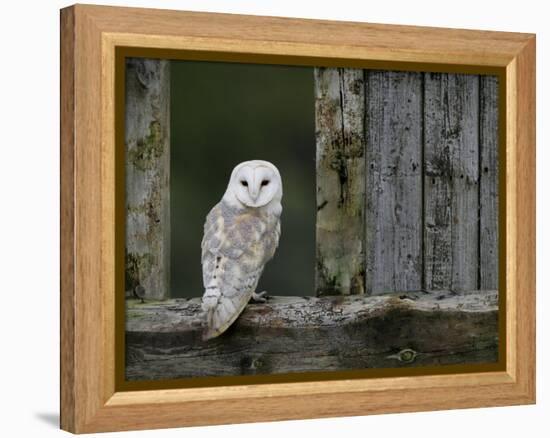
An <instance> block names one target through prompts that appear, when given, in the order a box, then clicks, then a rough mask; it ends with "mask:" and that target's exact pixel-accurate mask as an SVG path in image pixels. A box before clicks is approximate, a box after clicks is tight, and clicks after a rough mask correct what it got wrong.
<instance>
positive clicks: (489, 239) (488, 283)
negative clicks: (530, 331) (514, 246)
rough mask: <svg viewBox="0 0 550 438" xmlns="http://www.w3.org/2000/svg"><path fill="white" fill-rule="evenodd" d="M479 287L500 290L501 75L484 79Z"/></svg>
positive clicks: (481, 131) (482, 86) (482, 87)
mask: <svg viewBox="0 0 550 438" xmlns="http://www.w3.org/2000/svg"><path fill="white" fill-rule="evenodd" d="M479 117H480V121H479V123H480V129H479V136H480V144H479V147H480V165H479V169H480V174H479V201H480V202H479V221H480V222H479V287H480V289H498V168H499V166H498V150H499V147H498V145H499V140H498V117H499V115H498V77H497V76H481V78H480V111H479Z"/></svg>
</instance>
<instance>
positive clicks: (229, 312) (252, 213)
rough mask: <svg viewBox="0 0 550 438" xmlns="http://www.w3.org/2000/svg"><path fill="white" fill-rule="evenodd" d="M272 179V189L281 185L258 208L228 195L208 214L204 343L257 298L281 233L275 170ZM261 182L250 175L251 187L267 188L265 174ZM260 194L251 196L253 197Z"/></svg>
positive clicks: (204, 242) (204, 243)
mask: <svg viewBox="0 0 550 438" xmlns="http://www.w3.org/2000/svg"><path fill="white" fill-rule="evenodd" d="M247 163H255V162H247ZM259 163H265V162H259ZM243 164H245V163H243ZM243 164H241V165H239V166H241V167H242V166H243ZM268 164H270V163H268ZM239 166H237V168H239ZM262 166H263V167H266V166H265V165H264V164H262ZM271 166H272V165H271ZM257 167H259V166H257ZM273 167H274V166H273ZM237 168H236V169H237ZM275 169H276V168H275ZM233 173H234V174H235V171H234V172H233ZM237 175H239V174H238V173H237ZM270 175H271V177H273V178H274V179H276V178H277V177H278V179H279V180H278V181H275V182H274V183H273V186H276V185H279V187H278V188H277V190H276V191H275V192H274V194H273V195H272V196H270V197H268V202H266V203H265V204H263V205H258V206H256V205H254V202H253V201H254V199H252V202H250V203H248V202H247V200H246V198H245V202H242V200H240V199H238V198H237V197H233V196H230V195H231V193H232V192H231V193H230V195H229V196H228V193H227V192H226V194H225V195H224V197H223V199H222V200H221V201H220V202H219V203H218V204H216V205H215V206H214V208H212V210H211V211H210V213H208V215H207V218H206V223H205V226H204V236H203V240H202V268H203V282H204V288H205V292H204V296H203V309H204V310H205V311H206V312H207V325H208V328H207V331H206V333H205V336H204V337H205V339H209V338H212V337H215V336H218V335H220V334H221V333H223V332H224V331H225V330H226V329H227V328H228V327H229V326H230V325H231V324H232V323H233V322H234V321H235V320H236V319H237V317H238V316H239V315H240V313H241V312H242V311H243V310H244V308H245V306H246V305H247V303H248V301H249V300H250V298H251V297H252V296H253V295H255V290H256V286H257V284H258V281H259V279H260V276H261V274H262V271H263V268H264V265H265V264H266V263H267V262H268V261H269V260H270V259H271V258H272V257H273V255H274V254H275V250H276V249H277V245H278V242H279V236H280V232H281V231H280V230H281V228H280V215H281V211H282V208H281V204H280V199H281V197H282V187H280V186H281V182H280V176H279V175H278V171H277V172H272V173H271V174H270ZM252 176H254V174H252ZM240 178H243V177H240ZM262 178H264V179H261V181H258V182H256V181H254V178H250V176H249V177H248V179H249V180H250V185H253V184H255V183H256V184H258V185H260V187H261V185H263V186H267V185H268V184H266V183H265V181H267V179H265V178H268V176H265V174H264V176H262ZM234 179H235V178H233V176H232V181H230V184H229V186H228V192H229V191H230V189H231V190H232V188H231V186H232V182H233V180H234ZM237 181H238V182H237V184H240V185H244V184H242V182H243V180H242V179H241V180H239V178H237ZM269 181H270V183H271V180H269ZM260 191H261V189H260V190H258V193H254V194H253V196H254V195H255V196H256V199H257V198H258V197H259V192H260ZM247 204H252V206H250V205H247Z"/></svg>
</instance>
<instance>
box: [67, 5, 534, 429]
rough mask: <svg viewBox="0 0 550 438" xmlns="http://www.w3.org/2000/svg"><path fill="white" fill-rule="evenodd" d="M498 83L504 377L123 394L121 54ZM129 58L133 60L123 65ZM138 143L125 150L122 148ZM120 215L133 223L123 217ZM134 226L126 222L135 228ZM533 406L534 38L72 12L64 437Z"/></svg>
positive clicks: (432, 376) (87, 8)
mask: <svg viewBox="0 0 550 438" xmlns="http://www.w3.org/2000/svg"><path fill="white" fill-rule="evenodd" d="M121 49H123V50H124V53H126V54H127V53H132V50H138V49H139V50H143V49H151V50H154V51H156V52H155V53H163V51H164V53H165V57H170V56H173V55H174V53H179V54H180V57H181V58H184V59H196V60H201V59H208V60H220V61H239V62H251V63H273V62H275V63H287V64H299V65H310V66H317V65H323V66H338V67H362V68H382V69H388V68H391V69H396V70H405V71H436V72H460V73H479V72H485V73H486V72H490V73H491V74H494V75H497V76H498V77H499V79H500V81H501V83H500V94H499V96H500V99H501V107H500V108H501V109H504V111H501V113H500V125H499V126H500V127H501V134H500V139H501V148H500V151H502V152H504V156H503V157H502V167H503V169H501V172H500V175H501V176H500V179H499V181H500V183H501V190H502V193H503V195H504V196H503V198H504V199H505V203H503V204H504V205H503V207H502V208H501V210H500V212H501V214H500V217H499V224H500V225H501V231H500V232H501V236H503V237H501V240H500V242H501V248H500V250H499V252H500V257H501V260H500V266H501V267H504V268H505V269H502V270H501V271H502V272H501V273H500V275H501V283H500V284H501V285H503V286H504V287H503V290H504V291H505V294H501V295H502V296H501V297H500V301H499V304H500V312H501V313H500V315H505V318H501V319H500V321H499V323H500V327H501V340H502V345H501V347H502V348H501V349H500V353H501V357H500V361H499V366H498V367H495V368H491V369H489V368H486V369H483V368H480V369H477V370H473V371H472V370H470V371H469V372H461V370H460V368H449V369H447V371H446V372H443V373H438V372H434V370H433V369H432V370H428V371H429V372H412V371H411V369H409V372H408V373H401V374H397V375H396V374H394V375H384V374H383V373H378V374H376V373H375V374H371V375H368V376H367V375H365V376H358V375H349V376H346V375H335V377H334V376H333V377H332V378H324V377H323V376H320V375H316V376H314V377H313V378H310V379H304V380H302V381H299V379H295V380H292V379H290V380H289V379H287V380H284V379H283V380H280V381H274V380H272V381H270V382H267V381H266V382H261V383H257V382H255V381H243V382H242V383H235V382H233V383H231V384H228V385H216V386H214V385H210V386H208V385H207V384H206V385H202V386H193V385H191V386H188V387H180V388H174V387H171V388H170V387H167V388H165V389H154V390H152V389H143V388H142V389H139V388H138V389H137V390H125V389H124V388H121V386H120V384H119V382H117V361H118V362H120V358H118V359H117V354H116V348H117V342H118V341H117V337H119V338H120V336H122V337H123V336H124V333H123V331H124V321H122V323H121V321H120V318H119V319H117V318H116V311H117V310H116V309H117V304H116V303H117V299H116V294H115V290H116V288H117V281H118V280H117V278H120V273H119V272H117V269H116V263H115V259H116V257H117V251H119V250H120V249H117V245H116V240H117V239H116V227H115V223H116V222H117V221H120V220H121V217H120V215H121V209H120V208H119V209H117V208H116V203H115V200H116V199H117V191H119V192H120V190H124V184H123V183H122V184H121V183H120V181H117V172H116V165H115V163H116V156H117V154H118V153H120V152H119V151H118V150H117V148H116V147H115V145H116V144H119V143H120V136H121V135H122V136H123V135H124V134H123V133H122V134H121V133H120V132H118V131H117V130H116V129H115V125H116V124H115V120H116V111H117V109H116V108H115V106H116V105H115V103H116V101H117V93H121V92H123V90H122V91H121V89H120V87H117V79H116V73H115V72H116V63H117V59H119V58H117V54H119V53H120V52H121ZM119 56H120V55H119ZM123 140H124V139H123V138H122V141H123ZM123 213H124V212H123V210H122V214H123ZM122 220H123V218H122ZM534 402H535V36H534V35H530V34H519V33H504V32H486V31H472V30H456V29H439V28H423V27H410V26H392V25H377V24H366V23H350V22H332V21H318V20H301V19H289V18H273V17H254V16H242V15H227V14H210V13H196V12H177V11H166V10H152V9H134V8H117V7H105V6H91V5H76V6H72V7H69V8H66V9H63V10H62V11H61V428H62V429H65V430H68V431H70V432H74V433H87V432H100V431H113V430H132V429H146V428H161V427H177V426H193V425H207V424H225V423H235V422H252V421H270V420H284V419H299V418H321V417H334V416H347V415H366V414H374V413H388V412H411V411H425V410H439V409H453V408H466V407H484V406H504V405H515V404H528V403H534Z"/></svg>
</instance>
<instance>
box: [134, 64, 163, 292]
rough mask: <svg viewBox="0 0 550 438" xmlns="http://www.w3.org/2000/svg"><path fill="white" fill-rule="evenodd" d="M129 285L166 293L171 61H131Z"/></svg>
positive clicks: (135, 288) (136, 289) (140, 289)
mask: <svg viewBox="0 0 550 438" xmlns="http://www.w3.org/2000/svg"><path fill="white" fill-rule="evenodd" d="M125 120H126V131H125V139H126V290H127V294H128V293H129V294H133V293H137V294H138V295H139V296H145V297H147V298H157V299H158V298H167V297H168V294H169V280H170V187H169V176H170V62H169V61H161V60H154V59H140V58H131V59H128V60H127V63H126V117H125Z"/></svg>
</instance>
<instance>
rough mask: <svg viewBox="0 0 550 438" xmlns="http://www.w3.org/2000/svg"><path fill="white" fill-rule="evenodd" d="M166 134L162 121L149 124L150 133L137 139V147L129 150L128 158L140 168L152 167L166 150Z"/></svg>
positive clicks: (143, 169)
mask: <svg viewBox="0 0 550 438" xmlns="http://www.w3.org/2000/svg"><path fill="white" fill-rule="evenodd" d="M164 141H165V140H164V136H163V134H162V127H161V125H160V122H159V121H157V120H153V121H152V122H151V123H150V124H149V134H148V135H147V136H145V137H144V138H140V139H138V140H137V141H136V147H135V148H132V149H130V150H129V151H128V160H129V162H130V163H132V164H133V165H134V167H136V168H137V169H139V170H142V171H145V170H148V169H151V167H152V166H155V165H156V164H157V160H158V158H159V157H161V156H162V154H163V152H164Z"/></svg>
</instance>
